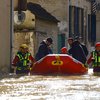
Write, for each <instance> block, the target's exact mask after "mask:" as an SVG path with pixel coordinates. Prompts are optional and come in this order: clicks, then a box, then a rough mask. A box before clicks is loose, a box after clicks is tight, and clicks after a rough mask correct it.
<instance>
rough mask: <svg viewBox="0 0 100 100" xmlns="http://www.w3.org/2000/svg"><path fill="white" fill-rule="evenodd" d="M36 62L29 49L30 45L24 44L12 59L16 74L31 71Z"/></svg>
mask: <svg viewBox="0 0 100 100" xmlns="http://www.w3.org/2000/svg"><path fill="white" fill-rule="evenodd" d="M34 62H35V59H34V58H33V57H32V55H31V53H29V51H28V46H27V45H26V44H22V45H21V46H20V47H19V50H18V52H17V54H16V55H15V57H14V59H13V61H12V68H13V69H14V73H16V74H28V73H29V72H30V67H31V66H32V65H33V63H34Z"/></svg>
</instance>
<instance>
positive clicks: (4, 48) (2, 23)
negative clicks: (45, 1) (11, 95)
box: [0, 0, 11, 75]
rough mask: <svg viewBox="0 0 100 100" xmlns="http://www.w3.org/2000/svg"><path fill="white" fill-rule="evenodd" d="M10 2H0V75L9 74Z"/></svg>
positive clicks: (4, 0) (6, 0) (5, 0)
mask: <svg viewBox="0 0 100 100" xmlns="http://www.w3.org/2000/svg"><path fill="white" fill-rule="evenodd" d="M10 22H11V1H10V0H1V1H0V48H1V49H0V75H1V74H5V73H8V72H9V69H10V58H11V23H10Z"/></svg>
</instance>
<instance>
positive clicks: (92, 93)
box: [0, 69, 100, 100]
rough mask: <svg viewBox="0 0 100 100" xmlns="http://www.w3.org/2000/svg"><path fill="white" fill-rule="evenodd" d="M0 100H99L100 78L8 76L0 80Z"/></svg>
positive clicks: (89, 74)
mask: <svg viewBox="0 0 100 100" xmlns="http://www.w3.org/2000/svg"><path fill="white" fill-rule="evenodd" d="M0 100H100V77H99V76H93V73H92V69H89V72H88V74H86V75H70V76H68V75H66V76H65V75H64V76H61V75H60V76H59V75H55V76H54V75H53V76H51V75H50V76H42V75H32V76H11V75H10V76H8V77H7V78H2V79H1V80H0Z"/></svg>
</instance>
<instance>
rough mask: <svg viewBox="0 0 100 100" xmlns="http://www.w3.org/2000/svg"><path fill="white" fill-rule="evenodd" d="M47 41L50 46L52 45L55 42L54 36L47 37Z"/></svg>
mask: <svg viewBox="0 0 100 100" xmlns="http://www.w3.org/2000/svg"><path fill="white" fill-rule="evenodd" d="M46 43H47V45H48V46H50V45H51V44H52V43H53V40H52V38H50V37H49V38H47V39H46Z"/></svg>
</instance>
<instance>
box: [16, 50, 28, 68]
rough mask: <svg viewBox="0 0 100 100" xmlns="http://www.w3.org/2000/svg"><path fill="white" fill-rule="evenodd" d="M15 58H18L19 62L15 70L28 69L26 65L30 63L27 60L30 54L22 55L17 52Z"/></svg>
mask: <svg viewBox="0 0 100 100" xmlns="http://www.w3.org/2000/svg"><path fill="white" fill-rule="evenodd" d="M17 56H18V58H19V62H18V63H17V70H27V69H29V66H28V63H29V61H30V60H29V56H30V53H26V54H22V53H21V52H18V53H17Z"/></svg>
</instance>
